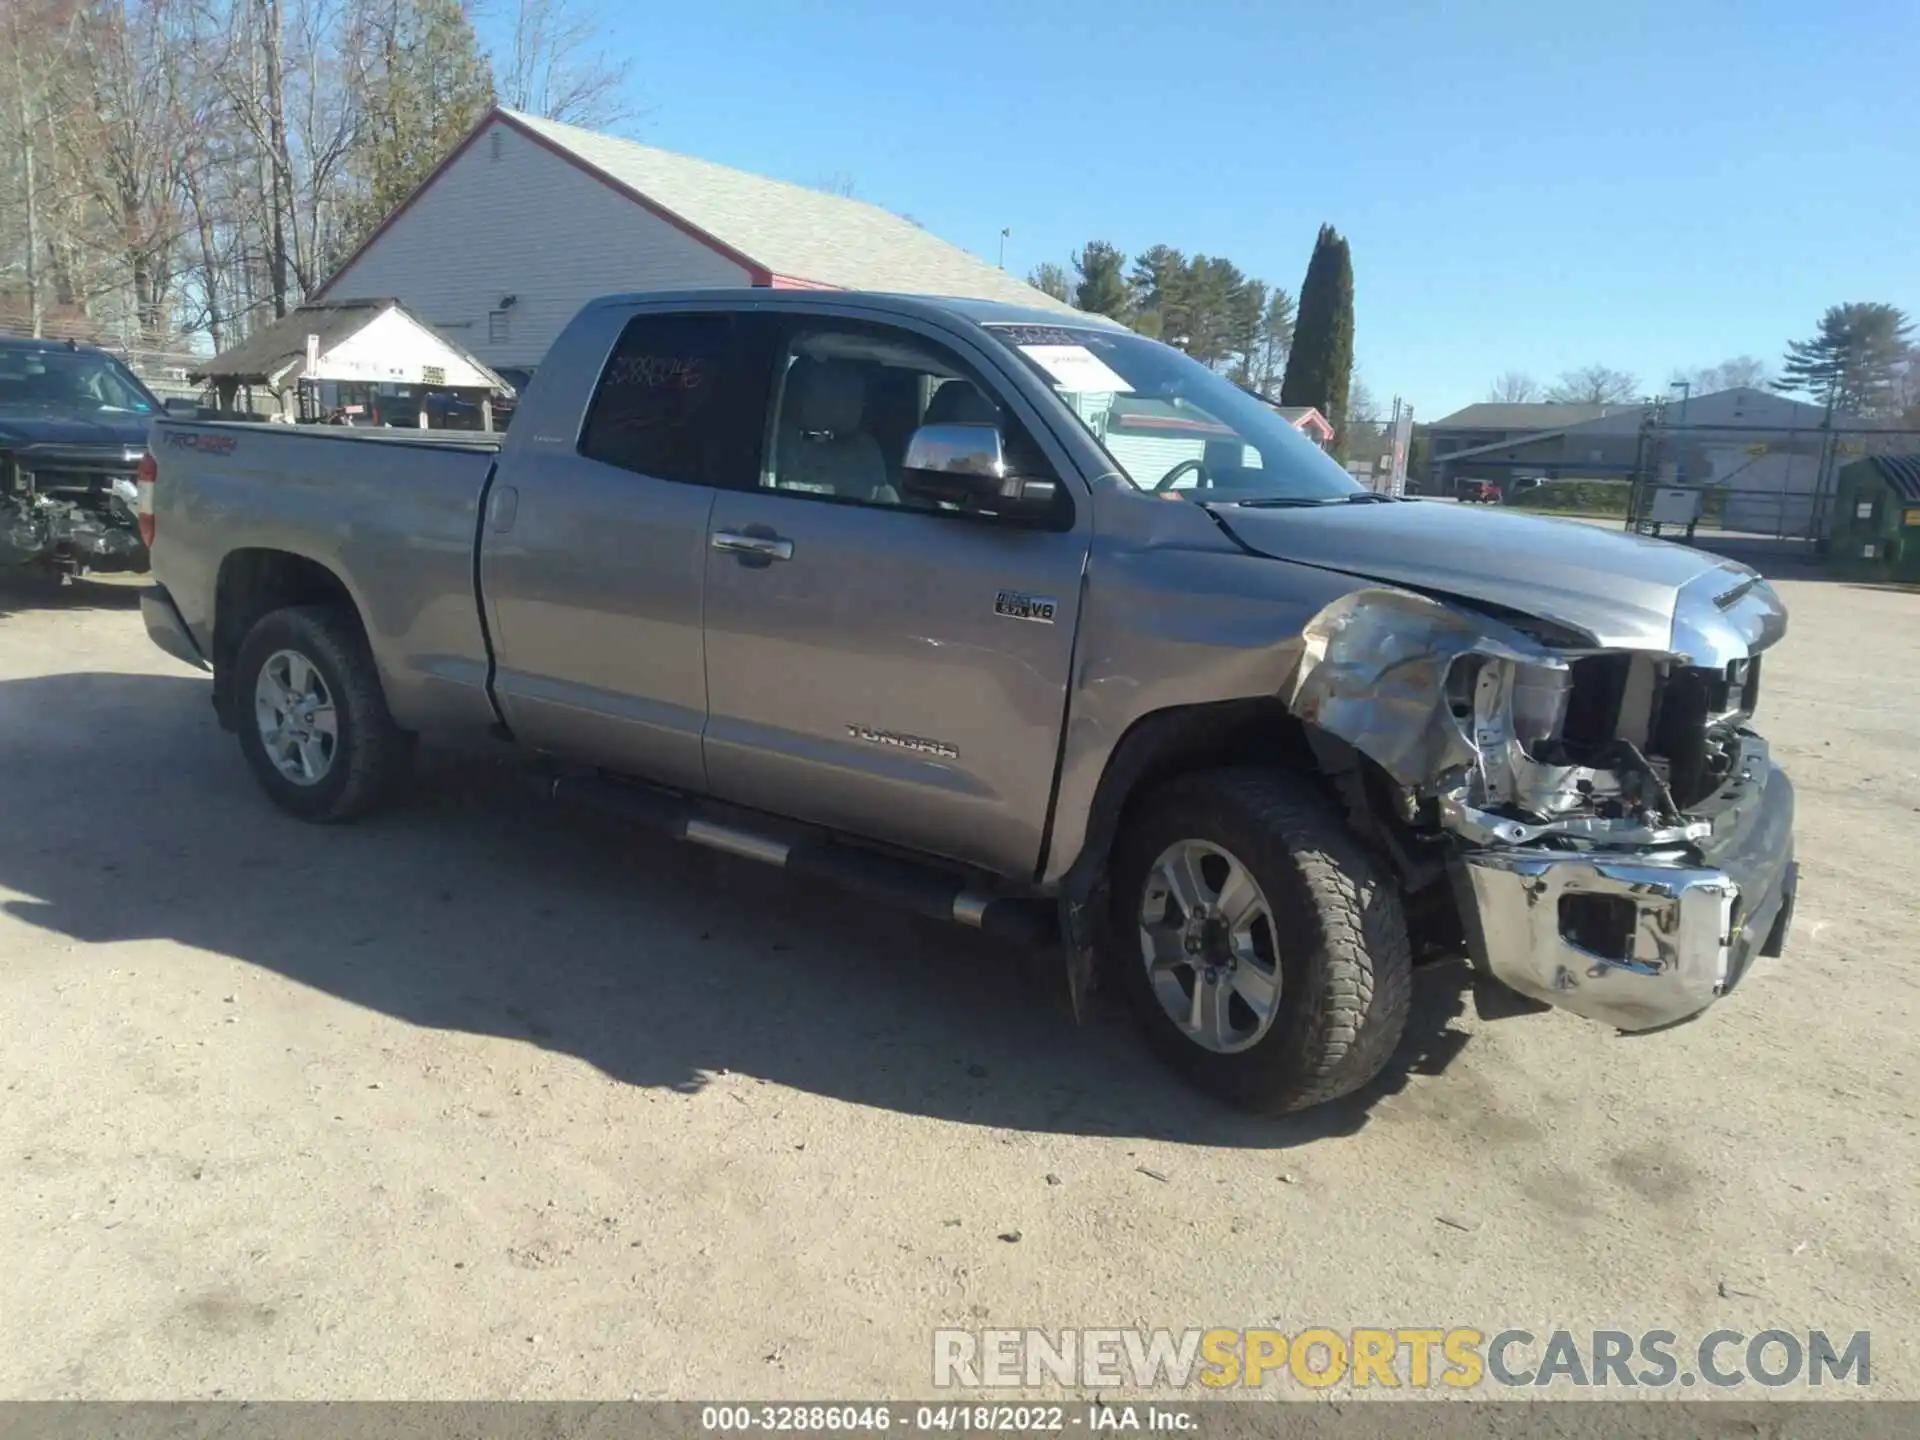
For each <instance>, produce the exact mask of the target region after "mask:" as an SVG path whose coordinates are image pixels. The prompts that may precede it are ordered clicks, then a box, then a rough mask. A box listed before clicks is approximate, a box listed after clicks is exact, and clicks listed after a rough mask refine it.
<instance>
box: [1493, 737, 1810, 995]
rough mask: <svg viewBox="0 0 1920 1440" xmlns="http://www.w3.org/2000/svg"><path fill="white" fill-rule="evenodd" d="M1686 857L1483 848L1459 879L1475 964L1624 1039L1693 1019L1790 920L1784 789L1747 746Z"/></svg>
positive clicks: (1760, 751) (1781, 935) (1787, 790)
mask: <svg viewBox="0 0 1920 1440" xmlns="http://www.w3.org/2000/svg"><path fill="white" fill-rule="evenodd" d="M1741 770H1742V774H1741V777H1740V778H1739V780H1737V781H1736V782H1735V783H1734V784H1733V785H1731V786H1730V787H1729V788H1728V790H1727V791H1725V792H1723V794H1722V796H1721V797H1719V798H1718V799H1717V801H1716V813H1715V815H1714V817H1713V832H1712V834H1711V835H1710V836H1709V837H1708V838H1706V839H1705V840H1703V841H1701V842H1700V843H1699V844H1698V845H1697V846H1695V847H1693V848H1692V849H1691V850H1688V851H1677V852H1671V853H1660V854H1647V853H1637V852H1632V851H1623V850H1611V851H1609V850H1593V851H1586V852H1573V851H1566V850H1545V849H1520V848H1516V849H1511V850H1500V849H1492V848H1488V849H1481V850H1473V851H1469V852H1467V853H1465V854H1464V855H1463V856H1461V858H1460V861H1459V862H1458V864H1457V866H1456V868H1455V885H1456V889H1457V891H1458V893H1459V897H1460V908H1461V918H1462V920H1463V921H1464V924H1465V929H1466V931H1467V940H1468V947H1469V949H1470V951H1471V952H1472V954H1473V958H1474V963H1475V964H1476V965H1477V966H1479V967H1480V968H1481V969H1482V970H1484V971H1485V972H1486V973H1488V974H1491V975H1492V976H1493V977H1494V978H1495V979H1497V980H1499V981H1500V982H1501V983H1503V984H1505V985H1507V986H1508V987H1510V988H1511V989H1514V990H1517V991H1518V992H1519V993H1521V994H1522V995H1527V996H1530V997H1532V998H1533V999H1535V1000H1542V1001H1545V1002H1546V1003H1548V1004H1550V1005H1558V1006H1560V1007H1561V1008H1562V1009H1565V1010H1571V1011H1573V1012H1574V1013H1575V1014H1576V1015H1584V1016H1585V1017H1587V1018H1588V1019H1589V1020H1597V1021H1600V1022H1601V1023H1603V1024H1607V1025H1613V1026H1616V1027H1618V1028H1619V1029H1622V1030H1652V1029H1656V1028H1658V1027H1660V1026H1663V1025H1671V1024H1673V1023H1675V1022H1676V1021H1680V1020H1685V1019H1687V1018H1689V1017H1690V1016H1693V1015H1697V1014H1698V1013H1699V1012H1700V1011H1702V1010H1704V1009H1706V1007H1707V1006H1708V1005H1710V1004H1712V1003H1713V1002H1714V1000H1716V999H1717V998H1718V997H1720V996H1721V995H1724V994H1725V993H1726V992H1727V991H1729V990H1731V989H1732V988H1733V987H1734V986H1735V985H1736V984H1738V983H1739V981H1740V978H1741V976H1743V975H1744V974H1745V973H1746V970H1747V967H1748V965H1749V964H1750V963H1751V962H1752V960H1753V958H1754V957H1755V956H1756V955H1777V954H1779V953H1780V948H1781V945H1782V944H1783V943H1784V941H1785V938H1786V929H1787V926H1788V924H1789V923H1790V922H1791V919H1792V913H1793V895H1794V889H1795V886H1796V884H1797V870H1796V867H1795V865H1794V860H1793V786H1792V784H1791V783H1790V782H1789V781H1788V780H1787V777H1786V774H1785V772H1783V771H1782V770H1781V769H1780V768H1779V767H1778V766H1776V765H1775V764H1773V762H1772V760H1771V759H1770V758H1768V756H1767V753H1766V746H1765V744H1764V742H1762V741H1760V740H1759V739H1757V738H1753V739H1751V740H1750V742H1749V745H1748V750H1747V755H1746V760H1745V763H1744V764H1743V765H1742V767H1741Z"/></svg>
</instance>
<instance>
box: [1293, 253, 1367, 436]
mask: <svg viewBox="0 0 1920 1440" xmlns="http://www.w3.org/2000/svg"><path fill="white" fill-rule="evenodd" d="M1352 378H1353V257H1352V255H1351V253H1350V252H1349V251H1348V249H1347V242H1346V241H1345V240H1344V239H1342V238H1341V236H1340V233H1339V232H1338V231H1336V230H1335V229H1334V228H1333V227H1332V226H1331V225H1322V226H1321V227H1320V235H1319V238H1318V239H1316V240H1315V241H1314V245H1313V258H1312V259H1310V260H1309V261H1308V262H1307V278H1306V279H1305V280H1304V281H1303V282H1302V283H1301V285H1300V318H1299V320H1298V321H1297V322H1296V324H1295V326H1294V334H1293V349H1292V351H1291V352H1290V353H1289V354H1288V356H1287V371H1286V378H1285V379H1284V380H1283V381H1282V382H1281V384H1280V403H1281V404H1283V405H1311V406H1313V407H1314V408H1315V409H1317V410H1318V411H1319V412H1320V413H1321V414H1322V415H1324V416H1326V417H1327V419H1328V420H1329V421H1330V422H1332V424H1333V425H1334V426H1335V427H1336V433H1335V436H1334V453H1335V454H1340V453H1342V448H1343V445H1344V442H1345V437H1344V434H1343V433H1341V432H1342V431H1343V430H1344V428H1345V425H1346V414H1347V387H1348V385H1349V384H1350V383H1351V381H1352Z"/></svg>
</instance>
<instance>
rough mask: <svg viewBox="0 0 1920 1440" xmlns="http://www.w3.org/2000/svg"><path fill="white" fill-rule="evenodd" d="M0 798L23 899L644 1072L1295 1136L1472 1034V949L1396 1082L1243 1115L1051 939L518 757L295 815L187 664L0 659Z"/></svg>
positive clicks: (446, 1021)
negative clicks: (1050, 986) (346, 822)
mask: <svg viewBox="0 0 1920 1440" xmlns="http://www.w3.org/2000/svg"><path fill="white" fill-rule="evenodd" d="M0 814H5V815H6V816H8V817H9V819H10V821H11V822H12V823H9V824H8V825H7V826H5V827H3V828H0V886H4V887H6V888H7V889H10V890H12V891H14V892H15V893H16V894H18V895H20V896H22V897H25V898H20V899H14V900H10V901H7V902H6V903H5V905H4V908H5V910H6V911H7V913H8V914H9V916H11V917H12V918H13V919H15V920H18V921H21V922H24V923H26V924H30V925H34V926H37V927H39V928H41V929H43V930H47V931H51V932H55V933H57V934H60V935H64V936H68V937H71V938H72V939H73V940H75V941H79V942H83V943H87V944H96V943H107V942H122V941H136V940H144V939H164V940H171V941H175V942H177V943H179V944H182V945H186V946H192V947H195V948H198V949H202V950H207V951H213V952H217V953H219V954H223V955H229V956H233V957H235V958H237V959H240V960H243V961H246V962H248V963H250V964H253V965H258V966H261V967H264V968H266V969H268V970H272V971H276V972H278V973H280V974H282V975H284V976H287V977H288V978H290V979H292V980H295V981H298V982H299V983H301V984H303V985H308V986H312V987H314V988H315V989H318V990H321V991H324V992H326V993H328V994H330V995H335V996H338V997H340V998H342V999H344V1000H348V1001H351V1002H353V1003H355V1004H358V1005H362V1006H366V1007H369V1008H371V1009H373V1010H376V1011H379V1012H382V1013H384V1014H387V1015H391V1016H394V1017H396V1018H399V1019H402V1020H405V1021H408V1022H410V1023H412V1024H416V1025H423V1026H432V1027H435V1028H439V1029H445V1030H454V1031H466V1032H471V1033H475V1034H485V1035H499V1036H508V1037H512V1038H515V1039H519V1040H522V1041H525V1042H528V1043H532V1044H537V1045H540V1046H543V1047H546V1048H548V1049H550V1050H553V1051H558V1052H564V1053H566V1054H570V1055H575V1056H578V1057H580V1058H581V1059H583V1060H585V1061H587V1062H589V1063H590V1064H592V1065H594V1066H596V1067H598V1068H599V1069H600V1070H601V1071H602V1072H604V1073H605V1074H607V1075H608V1076H611V1077H613V1078H615V1079H617V1080H620V1081H624V1082H626V1083H628V1084H632V1085H639V1086H661V1087H670V1088H675V1089H688V1088H696V1089H697V1088H698V1087H700V1086H701V1085H703V1084H704V1083H705V1082H706V1078H707V1077H708V1076H710V1075H712V1074H715V1073H717V1072H719V1071H722V1070H727V1071H734V1072H738V1073H743V1074H748V1075H755V1076H760V1077H763V1078H765V1079H767V1080H770V1081H775V1082H778V1083H780V1084H785V1085H790V1086H794V1087H797V1088H799V1089H802V1090H806V1091H809V1092H813V1093H816V1094H821V1095H826V1096H832V1097H836V1098H840V1099H844V1100H847V1101H851V1102H854V1103H857V1104H862V1105H872V1106H878V1107H883V1108H886V1109H891V1110H895V1111H902V1112H911V1113H917V1114H923V1115H928V1116H933V1117H937V1118H941V1119H948V1120H955V1121H961V1122H966V1123H971V1124H980V1125H991V1126H1002V1127H1010V1128H1016V1129H1022V1130H1032V1131H1048V1132H1063V1133H1080V1134H1094V1135H1117V1134H1124V1135H1133V1136H1154V1137H1162V1138H1167V1139H1176V1140H1186V1141H1193V1142H1199V1143H1206V1144H1215V1145H1238V1146H1257V1147H1284V1146H1288V1145H1294V1144H1299V1143H1302V1142H1305V1141H1310V1140H1313V1139H1317V1138H1321V1137H1323V1136H1327V1135H1331V1134H1344V1133H1350V1132H1352V1131H1355V1130H1357V1129H1359V1128H1360V1127H1361V1126H1362V1125H1364V1124H1365V1123H1366V1120H1367V1117H1368V1114H1369V1111H1370V1109H1371V1107H1372V1106H1373V1104H1374V1103H1375V1102H1376V1101H1377V1100H1378V1099H1379V1098H1380V1097H1381V1096H1383V1095H1385V1094H1388V1093H1391V1092H1393V1091H1396V1090H1398V1089H1400V1088H1402V1087H1403V1086H1404V1085H1405V1084H1406V1082H1407V1079H1408V1077H1409V1076H1410V1075H1418V1074H1431V1073H1436V1072H1438V1071H1439V1070H1440V1069H1442V1068H1444V1067H1445V1066H1446V1065H1447V1064H1448V1063H1449V1062H1450V1061H1451V1060H1452V1059H1453V1057H1454V1056H1455V1055H1456V1054H1457V1053H1458V1052H1459V1050H1460V1049H1461V1047H1462V1046H1463V1045H1464V1044H1465V1042H1466V1039H1467V1036H1466V1034H1465V1032H1464V1031H1462V1030H1460V1029H1458V1028H1456V1027H1454V1026H1453V1025H1452V1024H1451V1022H1452V1021H1453V1019H1454V1018H1455V1017H1456V1016H1458V1015H1460V1014H1461V1013H1462V1011H1463V1009H1464V1005H1465V995H1466V990H1465V986H1464V971H1463V970H1462V969H1461V968H1460V967H1455V966H1446V967H1441V968H1438V969H1435V970H1431V971H1423V972H1421V975H1420V977H1419V980H1418V983H1417V984H1416V986H1415V1000H1414V1014H1413V1018H1412V1021H1411V1023H1410V1025H1409V1027H1408V1033H1407V1037H1406V1041H1405V1043H1404V1044H1403V1045H1402V1047H1401V1049H1400V1052H1399V1054H1398V1055H1397V1056H1396V1058H1395V1060H1394V1062H1393V1064H1392V1065H1391V1066H1390V1067H1389V1069H1388V1071H1387V1073H1386V1074H1385V1075H1383V1076H1382V1077H1381V1079H1380V1080H1379V1081H1377V1082H1376V1083H1375V1084H1374V1085H1373V1086H1372V1087H1370V1088H1369V1089H1368V1090H1367V1091H1365V1092H1363V1093H1362V1094H1361V1095H1359V1096H1356V1097H1352V1098H1351V1099H1349V1100H1347V1101H1345V1102H1341V1103H1338V1104H1334V1105H1329V1106H1323V1107H1320V1108H1319V1109H1316V1110H1313V1111H1310V1112H1308V1113H1307V1114H1305V1115H1302V1116H1298V1117H1293V1118H1290V1119H1287V1120H1284V1121H1278V1122H1274V1121H1256V1120H1253V1119H1251V1118H1248V1117H1245V1116H1241V1115H1239V1114H1237V1113H1235V1112H1231V1111H1228V1110H1226V1109H1224V1108H1223V1107H1221V1106H1218V1105H1216V1104H1214V1103H1213V1102H1211V1101H1208V1100H1206V1099H1204V1098H1201V1097H1198V1096H1196V1095H1195V1094H1194V1093H1192V1092H1191V1091H1189V1090H1187V1089H1185V1088H1184V1087H1183V1086H1182V1085H1181V1084H1180V1083H1179V1082H1178V1081H1177V1080H1175V1079H1174V1078H1172V1077H1171V1076H1170V1075H1169V1074H1168V1073H1167V1072H1165V1071H1163V1070H1162V1069H1161V1068H1160V1067H1159V1066H1158V1065H1157V1064H1156V1063H1154V1062H1153V1061H1152V1060H1151V1058H1150V1057H1149V1056H1148V1055H1147V1053H1146V1051H1145V1049H1144V1047H1143V1046H1142V1045H1140V1043H1139V1042H1138V1041H1137V1040H1136V1039H1135V1037H1134V1036H1133V1034H1132V1032H1131V1030H1130V1028H1129V1027H1128V1026H1127V1025H1126V1024H1125V1023H1124V1022H1122V1021H1120V1020H1118V1019H1117V1018H1115V1017H1111V1016H1109V1017H1107V1018H1104V1019H1100V1020H1096V1021H1095V1022H1094V1023H1092V1024H1089V1025H1086V1026H1081V1027H1075V1026H1073V1025H1072V1024H1071V1023H1070V1022H1069V1021H1068V1020H1067V1019H1066V1018H1064V1016H1062V1015H1061V1014H1059V1013H1058V1012H1057V1011H1056V1010H1054V1009H1053V1008H1052V1007H1051V1006H1049V1005H1048V1004H1047V1003H1046V1002H1045V1001H1044V1000H1042V999H1041V998H1040V985H1039V983H1038V978H1037V977H1036V975H1034V974H1032V973H1028V972H1027V969H1026V967H1027V966H1032V967H1036V968H1037V967H1039V966H1042V965H1046V964H1049V963H1053V962H1050V960H1049V959H1048V958H1047V957H1032V958H1031V959H1030V960H1028V959H1024V958H1023V957H1019V956H1017V955H1015V954H1013V953H1012V952H1009V951H1007V950H1005V949H1002V948H997V947H995V946H993V945H990V944H987V943H986V942H985V941H984V940H983V939H981V937H978V936H976V935H971V934H968V933H965V932H960V931H956V930H953V929H950V928H948V927H944V926H939V925H936V924H934V923H931V922H925V921H921V920H918V919H915V918H914V917H911V916H905V915H902V914H899V913H896V912H893V911H890V910H885V909H880V908H876V907H874V906H871V905H869V904H868V903H866V902H863V901H860V900H857V899H852V898H848V897H846V896H844V895H840V894H838V893H835V892H821V891H815V890H809V889H808V888H806V887H804V886H802V885H800V884H799V883H798V882H796V881H794V880H793V879H792V878H790V877H788V876H786V875H783V874H780V873H778V872H774V871H769V870H767V869H765V868H763V867H760V866H757V865H754V864H752V863H751V862H748V861H743V860H735V859H732V858H730V857H727V856H721V855H715V854H711V853H709V852H705V851H700V850H697V849H693V848H691V847H685V846H679V845H675V844H673V843H671V842H668V841H665V840H661V839H657V838H655V837H652V836H649V835H646V834H644V833H641V832H638V831H636V830H633V829H630V828H627V827H625V826H623V825H621V824H620V823H619V822H617V821H612V820H607V819H603V818H601V817H597V816H593V815H587V814H582V813H579V812H575V811H571V810H564V809H560V808H557V807H555V806H553V805H551V804H550V803H549V802H546V801H544V800H541V799H539V798H538V797H536V796H535V795H534V794H533V793H532V791H531V789H530V787H528V786H526V785H525V784H524V782H523V781H522V779H521V777H520V774H519V772H518V770H517V768H516V767H515V766H513V765H511V764H509V763H506V762H503V761H499V760H492V759H474V758H470V757H453V756H448V755H444V754H440V755H436V754H433V753H431V752H429V753H428V755H427V756H426V757H425V765H424V767H423V773H422V775H421V777H420V780H419V782H418V784H417V786H416V793H415V794H414V795H413V797H412V798H411V800H410V802H409V803H408V804H406V805H405V806H403V807H401V808H400V809H398V810H397V811H395V812H392V813H390V814H388V815H387V816H384V817H382V818H380V819H378V820H374V821H369V822H365V823H363V824H360V825H356V826H349V827H316V826H309V825H303V824H301V823H299V822H297V821H294V820H291V819H288V818H286V817H284V816H282V815H281V814H280V813H279V812H277V811H275V810H273V809H272V808H271V807H270V806H269V805H268V803H267V801H266V800H265V799H264V797H262V796H260V795H259V794H258V792H257V791H256V790H255V789H254V786H253V782H252V780H251V778H250V777H249V776H248V774H247V773H246V771H245V768H244V765H243V763H242V761H241V759H240V756H239V754H238V753H237V750H236V748H235V747H234V745H233V742H232V740H231V738H230V737H228V736H226V735H223V734H222V733H220V732H219V731H218V730H217V729H216V728H215V726H214V723H213V719H212V716H211V713H210V710H209V706H208V703H207V687H206V684H205V682H204V681H201V680H197V679H193V678H189V677H185V676H181V677H172V676H147V675H111V674H76V675H59V676H47V677H41V678H32V679H21V680H14V681H6V682H0ZM28 817H31V818H28ZM0 963H5V962H4V960H0Z"/></svg>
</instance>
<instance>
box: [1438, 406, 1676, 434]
mask: <svg viewBox="0 0 1920 1440" xmlns="http://www.w3.org/2000/svg"><path fill="white" fill-rule="evenodd" d="M1640 408H1642V407H1641V406H1640V405H1638V404H1626V405H1562V404H1559V403H1558V402H1556V401H1552V400H1541V401H1529V402H1527V403H1526V404H1522V405H1508V404H1503V403H1501V402H1498V401H1487V402H1483V403H1481V404H1479V405H1469V406H1467V408H1466V409H1464V410H1456V411H1454V412H1453V414H1451V415H1449V416H1447V417H1446V418H1445V419H1442V420H1435V421H1434V422H1433V423H1432V424H1431V425H1430V426H1429V427H1428V428H1429V429H1432V430H1564V429H1565V428H1566V427H1567V426H1569V425H1584V424H1586V422H1587V421H1589V420H1598V419H1600V418H1601V417H1602V416H1605V415H1617V414H1619V413H1620V412H1621V411H1623V410H1638V409H1640Z"/></svg>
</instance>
